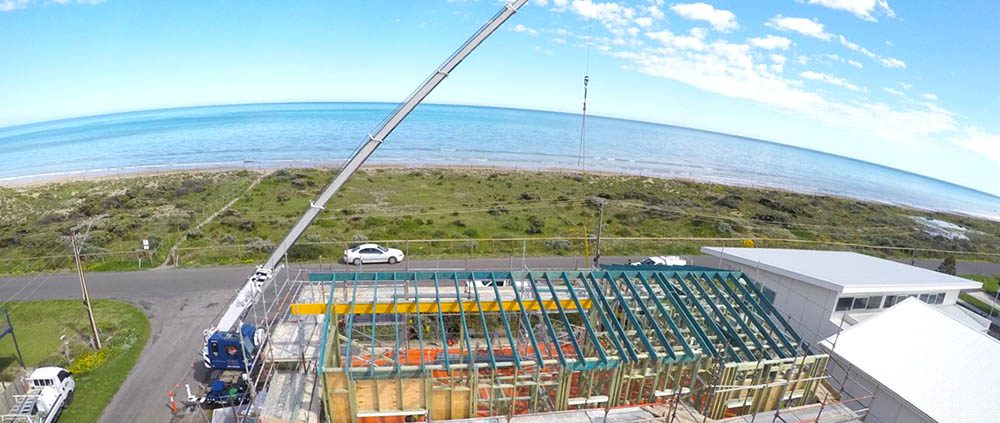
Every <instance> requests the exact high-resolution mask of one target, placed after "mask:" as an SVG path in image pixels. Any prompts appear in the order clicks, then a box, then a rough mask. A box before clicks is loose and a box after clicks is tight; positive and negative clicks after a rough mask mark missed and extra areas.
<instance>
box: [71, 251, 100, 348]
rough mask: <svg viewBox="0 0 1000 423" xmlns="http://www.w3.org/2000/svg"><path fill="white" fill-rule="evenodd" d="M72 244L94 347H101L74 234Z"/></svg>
mask: <svg viewBox="0 0 1000 423" xmlns="http://www.w3.org/2000/svg"><path fill="white" fill-rule="evenodd" d="M69 239H70V243H71V244H72V245H73V259H74V260H75V261H76V273H77V275H79V276H80V290H81V291H82V292H83V303H84V304H85V305H86V306H87V316H88V317H90V329H91V330H93V332H94V348H95V349H97V350H100V349H101V336H100V335H98V334H97V322H96V321H94V309H93V307H91V306H90V292H88V291H87V279H86V278H84V277H83V266H82V265H81V264H80V249H79V248H78V247H77V245H76V235H75V234H74V235H70V238H69Z"/></svg>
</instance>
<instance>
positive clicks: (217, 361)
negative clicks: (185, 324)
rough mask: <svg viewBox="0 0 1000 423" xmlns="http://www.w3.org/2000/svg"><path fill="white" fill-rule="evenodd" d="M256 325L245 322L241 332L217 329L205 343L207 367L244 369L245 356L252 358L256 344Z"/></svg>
mask: <svg viewBox="0 0 1000 423" xmlns="http://www.w3.org/2000/svg"><path fill="white" fill-rule="evenodd" d="M256 332H257V328H256V326H254V325H252V324H249V323H245V324H243V326H241V327H240V332H236V331H232V332H222V331H216V332H215V333H213V334H212V335H211V336H210V337H209V338H208V341H207V342H206V343H205V351H204V353H203V355H204V359H205V367H207V368H210V369H219V370H243V369H245V368H246V367H252V366H246V364H245V363H244V357H247V358H249V359H252V358H253V356H254V354H255V352H256V349H257V346H256V343H255V342H256V339H255V336H256Z"/></svg>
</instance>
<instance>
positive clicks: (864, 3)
mask: <svg viewBox="0 0 1000 423" xmlns="http://www.w3.org/2000/svg"><path fill="white" fill-rule="evenodd" d="M807 2H808V3H809V4H815V5H819V6H823V7H826V8H828V9H834V10H843V11H845V12H850V13H852V14H854V16H857V17H858V18H860V19H863V20H866V21H869V22H877V19H875V16H873V12H880V13H882V14H884V15H885V16H888V17H890V18H894V17H896V12H894V11H893V10H892V8H891V7H889V2H888V1H887V0H808V1H807Z"/></svg>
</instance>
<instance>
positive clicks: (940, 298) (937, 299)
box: [933, 292, 944, 304]
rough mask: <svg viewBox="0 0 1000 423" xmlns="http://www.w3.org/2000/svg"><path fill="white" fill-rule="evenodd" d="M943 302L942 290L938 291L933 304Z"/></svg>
mask: <svg viewBox="0 0 1000 423" xmlns="http://www.w3.org/2000/svg"><path fill="white" fill-rule="evenodd" d="M943 303H944V292H938V294H937V298H935V299H934V302H933V304H943Z"/></svg>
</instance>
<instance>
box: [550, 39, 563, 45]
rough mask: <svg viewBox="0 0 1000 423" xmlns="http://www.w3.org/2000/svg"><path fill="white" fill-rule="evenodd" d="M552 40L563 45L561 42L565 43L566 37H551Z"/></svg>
mask: <svg viewBox="0 0 1000 423" xmlns="http://www.w3.org/2000/svg"><path fill="white" fill-rule="evenodd" d="M552 42H553V43H556V44H559V45H563V44H566V39H565V38H553V39H552Z"/></svg>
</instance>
